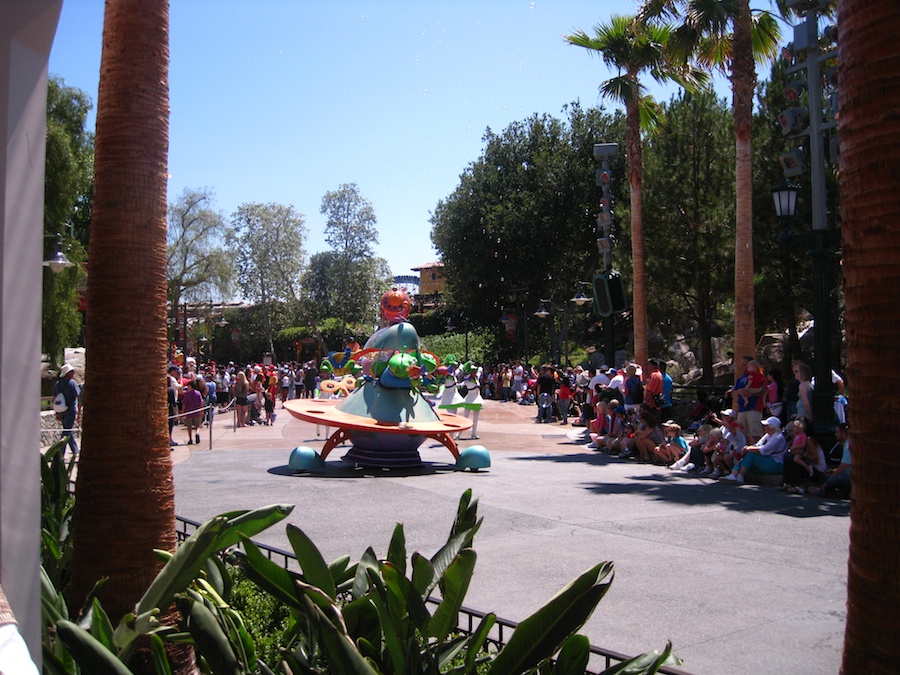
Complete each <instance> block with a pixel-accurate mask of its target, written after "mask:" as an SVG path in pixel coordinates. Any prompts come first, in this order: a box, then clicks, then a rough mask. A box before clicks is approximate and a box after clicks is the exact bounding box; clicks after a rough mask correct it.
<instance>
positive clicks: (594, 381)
mask: <svg viewBox="0 0 900 675" xmlns="http://www.w3.org/2000/svg"><path fill="white" fill-rule="evenodd" d="M598 384H599V385H600V386H601V387H605V386H607V385H608V384H609V377H607V376H606V374H605V373H597V374H596V375H594V376H593V377H592V378H591V381H590V382H589V383H588V389H590V390H591V391H594V390H595V389H597V385H598Z"/></svg>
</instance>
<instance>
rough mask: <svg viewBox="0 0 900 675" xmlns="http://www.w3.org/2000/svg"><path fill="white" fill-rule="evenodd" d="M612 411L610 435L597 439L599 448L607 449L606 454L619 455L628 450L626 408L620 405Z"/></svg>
mask: <svg viewBox="0 0 900 675" xmlns="http://www.w3.org/2000/svg"><path fill="white" fill-rule="evenodd" d="M616 403H618V401H616ZM612 411H613V413H612V418H611V421H610V427H609V433H608V434H607V435H606V436H601V437H599V438H597V446H598V447H600V448H606V452H608V453H609V454H611V455H619V454H621V453H622V452H624V451H625V449H626V444H625V439H626V438H627V436H626V433H625V424H624V422H625V408H624V406H620V405H619V406H616V407H615V408H612Z"/></svg>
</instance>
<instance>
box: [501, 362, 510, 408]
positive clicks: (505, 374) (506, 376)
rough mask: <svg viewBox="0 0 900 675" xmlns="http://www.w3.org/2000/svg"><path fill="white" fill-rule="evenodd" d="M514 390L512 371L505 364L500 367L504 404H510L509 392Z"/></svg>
mask: <svg viewBox="0 0 900 675" xmlns="http://www.w3.org/2000/svg"><path fill="white" fill-rule="evenodd" d="M511 388H512V371H510V369H509V366H507V365H506V364H505V363H504V364H503V365H502V366H500V392H501V396H502V398H503V402H504V403H509V390H510V389H511Z"/></svg>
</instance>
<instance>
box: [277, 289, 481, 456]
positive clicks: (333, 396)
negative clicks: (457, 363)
mask: <svg viewBox="0 0 900 675" xmlns="http://www.w3.org/2000/svg"><path fill="white" fill-rule="evenodd" d="M409 308H410V299H409V295H408V294H407V293H406V291H405V290H403V289H396V288H395V289H392V290H390V291H388V292H386V293H385V294H384V295H383V296H382V299H381V304H380V312H381V328H379V329H378V330H377V331H376V332H375V333H374V334H373V335H372V337H370V338H369V340H368V341H367V342H366V344H365V346H364V347H362V348H361V349H360V348H359V346H358V345H355V344H352V345H348V346H347V347H345V349H344V350H343V351H342V352H336V353H332V354H329V355H328V356H327V357H326V358H325V360H323V362H322V367H321V368H320V370H321V371H322V372H323V376H325V377H326V379H324V380H323V384H324V383H325V382H331V384H326V385H324V386H321V387H320V388H321V390H322V391H323V392H329V395H328V397H327V398H316V399H295V400H292V401H287V402H286V403H285V408H286V409H287V411H288V412H289V413H290V414H291V415H293V416H294V417H296V418H298V419H301V420H304V421H306V422H312V423H313V424H316V425H320V426H324V427H325V428H326V429H332V428H333V429H334V431H333V432H331V433H330V435H329V436H328V438H327V440H326V441H325V445H324V446H323V448H322V450H321V452H318V453H317V452H316V451H315V450H313V449H312V448H310V447H304V446H301V447H298V448H295V449H294V450H293V451H292V453H291V457H290V460H289V462H288V464H289V466H290V467H291V468H292V469H295V470H299V471H318V470H322V469H323V468H324V466H325V464H324V462H325V459H326V458H327V457H328V456H329V455H330V454H331V452H332V451H333V450H334V449H335V448H337V447H339V446H342V445H344V444H347V443H349V444H350V448H349V450H348V452H347V453H346V454H345V455H343V457H342V458H341V459H343V460H344V461H345V462H348V463H350V464H353V465H356V466H363V467H375V468H383V469H390V468H408V467H418V466H421V465H422V458H421V456H420V454H419V447H420V446H421V445H422V443H423V442H425V441H426V440H428V439H430V440H433V441H436V442H438V443H440V444H441V445H443V446H444V447H445V448H446V449H447V450H449V451H450V453H451V454H452V455H453V457H454V459H455V462H456V467H457V468H458V469H472V470H478V469H483V468H486V467H488V466H490V457H489V455H488V453H487V450H486V449H485V448H483V447H482V446H473V447H470V448H466V449H465V450H462V451H460V450H459V448H458V447H457V445H456V439H455V438H454V435H456V436H458V435H459V433H460V432H462V431H465V430H467V429H470V428H472V426H473V421H472V420H470V419H468V418H467V417H464V416H462V415H457V414H454V413H453V412H450V411H449V410H448V409H446V407H443V408H442V407H441V406H438V407H437V409H436V408H435V406H433V405H432V403H431V402H430V401H429V400H428V399H427V398H426V397H425V393H426V392H429V391H430V392H432V393H436V392H438V391H439V390H440V388H441V387H442V386H443V387H444V389H445V390H446V389H447V388H448V387H451V386H452V388H453V390H454V391H455V389H456V387H455V375H454V371H455V367H454V366H452V365H451V366H448V365H442V364H441V362H440V359H439V358H438V357H437V356H435V355H434V354H432V353H430V352H428V351H427V350H426V349H425V346H424V345H423V344H422V341H421V340H420V338H419V335H418V333H417V332H416V329H415V327H414V326H413V325H412V324H411V323H409V322H408V320H407V317H408V316H409ZM450 382H453V384H450ZM476 419H477V418H476Z"/></svg>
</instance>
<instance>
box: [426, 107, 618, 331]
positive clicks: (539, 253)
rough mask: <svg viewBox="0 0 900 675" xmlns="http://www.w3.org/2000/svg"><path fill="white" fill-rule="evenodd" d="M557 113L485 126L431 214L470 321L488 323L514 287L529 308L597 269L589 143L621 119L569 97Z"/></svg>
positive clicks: (605, 137)
mask: <svg viewBox="0 0 900 675" xmlns="http://www.w3.org/2000/svg"><path fill="white" fill-rule="evenodd" d="M564 113H565V114H566V119H563V120H560V119H556V118H554V117H552V116H550V115H537V114H535V115H532V116H531V117H529V118H528V119H526V120H523V121H520V122H514V123H513V124H511V125H509V126H508V127H507V128H506V129H505V130H504V131H503V132H502V133H501V134H495V133H494V132H492V131H491V130H490V129H488V130H487V131H486V133H485V135H484V149H483V151H482V154H481V156H480V157H479V158H478V159H477V160H476V161H475V162H473V163H472V164H471V165H470V166H469V167H467V168H466V170H465V171H464V172H463V173H462V175H461V176H460V179H459V185H458V186H457V188H456V189H455V190H454V191H453V193H452V194H450V195H449V196H448V197H447V198H446V199H443V200H441V201H440V202H439V203H438V204H437V206H436V208H435V210H434V213H433V214H432V217H431V225H432V231H431V239H432V242H433V243H434V246H435V248H436V249H437V250H438V251H439V253H440V255H441V260H442V261H443V262H444V273H445V275H446V277H447V283H448V287H449V290H450V293H451V294H452V297H453V298H454V302H455V303H456V305H457V306H458V307H460V308H464V309H465V311H466V313H467V318H468V320H469V321H470V322H471V323H472V324H473V325H484V326H489V325H494V324H496V323H497V322H498V321H499V320H500V315H501V313H502V311H503V307H504V305H505V306H512V299H511V298H512V295H513V294H515V293H518V294H520V295H526V296H527V298H528V300H527V302H529V303H533V305H534V306H535V307H537V305H538V302H539V300H540V299H541V298H556V299H557V300H560V301H562V300H563V299H568V298H570V297H572V295H573V293H574V292H575V288H576V282H577V281H578V280H585V279H587V278H589V277H590V276H592V275H593V273H594V272H596V271H597V270H598V267H599V265H600V260H599V256H598V254H597V248H596V245H595V239H596V232H595V225H594V222H593V220H594V216H595V215H596V211H597V209H598V206H597V204H598V200H599V196H598V194H599V193H598V190H599V189H598V188H597V186H596V185H595V183H594V159H593V146H594V143H597V142H601V141H617V140H619V139H621V138H622V135H623V133H624V128H623V124H622V119H621V116H619V115H608V114H606V113H604V112H603V111H602V110H600V109H589V110H584V109H582V108H581V106H580V105H578V104H577V103H576V104H572V105H569V106H566V108H565V109H564ZM528 314H529V315H530V311H529V312H528Z"/></svg>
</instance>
